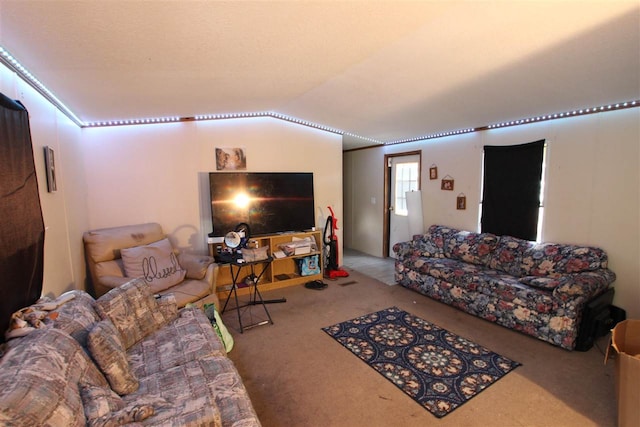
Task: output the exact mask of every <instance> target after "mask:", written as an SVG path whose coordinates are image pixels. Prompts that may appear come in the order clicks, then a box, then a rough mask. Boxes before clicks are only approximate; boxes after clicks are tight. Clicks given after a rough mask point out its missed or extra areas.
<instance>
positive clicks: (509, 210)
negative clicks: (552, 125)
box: [480, 140, 545, 240]
mask: <svg viewBox="0 0 640 427" xmlns="http://www.w3.org/2000/svg"><path fill="white" fill-rule="evenodd" d="M544 156H545V141H544V140H540V141H536V142H531V143H528V144H521V145H510V146H485V147H484V161H483V168H484V169H483V175H484V177H483V189H482V205H481V219H480V230H481V231H483V232H489V233H494V234H497V235H508V236H513V237H519V238H521V239H526V240H539V239H540V232H541V230H542V214H543V209H544V207H543V198H542V194H543V190H544V189H543V186H544V182H543V175H544V174H543V167H544Z"/></svg>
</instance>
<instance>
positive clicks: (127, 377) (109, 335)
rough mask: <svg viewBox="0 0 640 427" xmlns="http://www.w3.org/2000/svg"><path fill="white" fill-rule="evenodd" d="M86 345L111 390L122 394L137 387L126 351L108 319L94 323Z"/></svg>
mask: <svg viewBox="0 0 640 427" xmlns="http://www.w3.org/2000/svg"><path fill="white" fill-rule="evenodd" d="M87 347H88V349H89V352H90V353H91V357H93V360H95V362H96V364H97V365H98V367H99V368H100V370H101V371H102V373H103V374H104V375H105V377H107V380H108V381H109V384H110V385H111V388H112V389H113V391H115V392H116V393H118V394H121V395H122V394H129V393H132V392H134V391H136V390H137V389H138V379H137V378H136V376H135V375H134V374H133V372H131V369H130V368H129V362H128V361H127V353H126V352H125V349H124V346H123V345H122V341H121V340H120V334H119V333H118V330H117V329H116V327H115V326H113V323H111V322H110V321H109V320H102V321H101V322H98V323H96V324H95V326H94V327H93V329H92V330H91V332H89V337H88V339H87Z"/></svg>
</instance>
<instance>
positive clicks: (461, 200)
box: [456, 193, 467, 211]
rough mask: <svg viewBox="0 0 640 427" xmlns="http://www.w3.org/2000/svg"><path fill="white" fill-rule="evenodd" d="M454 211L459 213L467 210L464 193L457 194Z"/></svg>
mask: <svg viewBox="0 0 640 427" xmlns="http://www.w3.org/2000/svg"><path fill="white" fill-rule="evenodd" d="M456 209H458V210H459V211H463V210H465V209H467V196H465V195H464V193H460V194H458V197H457V199H456Z"/></svg>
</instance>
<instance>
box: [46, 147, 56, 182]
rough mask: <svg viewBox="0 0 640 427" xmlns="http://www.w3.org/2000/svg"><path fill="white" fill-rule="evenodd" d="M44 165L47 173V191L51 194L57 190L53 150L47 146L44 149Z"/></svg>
mask: <svg viewBox="0 0 640 427" xmlns="http://www.w3.org/2000/svg"><path fill="white" fill-rule="evenodd" d="M44 165H45V169H46V171H47V191H48V192H49V193H53V192H55V191H56V190H58V184H57V183H56V161H55V156H54V152H53V148H51V147H49V146H48V145H47V146H45V147H44Z"/></svg>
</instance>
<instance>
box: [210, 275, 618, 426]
mask: <svg viewBox="0 0 640 427" xmlns="http://www.w3.org/2000/svg"><path fill="white" fill-rule="evenodd" d="M350 273H351V276H350V277H348V278H344V279H340V280H338V281H335V282H332V281H327V283H329V286H328V288H326V289H324V290H321V291H316V290H311V289H306V288H304V286H302V285H301V286H295V287H291V288H286V289H281V290H276V291H272V292H267V293H265V298H280V297H286V298H287V302H286V303H283V304H269V305H267V307H268V309H269V311H270V313H271V316H272V318H273V321H274V322H275V324H274V325H265V326H259V327H256V328H253V329H250V330H247V331H245V333H244V334H240V333H239V332H238V329H237V317H236V314H235V312H228V313H225V314H224V315H223V320H224V321H225V324H226V325H227V327H228V328H229V331H230V332H231V333H232V334H233V336H234V339H235V347H234V348H233V351H232V352H231V353H230V354H229V357H230V358H231V359H232V360H233V361H234V363H235V364H236V367H237V368H238V370H239V371H240V374H241V375H242V377H243V379H244V383H245V386H246V387H247V390H248V391H249V395H250V396H251V399H252V401H253V404H254V407H255V409H256V411H257V413H258V416H259V418H260V420H261V422H262V424H263V426H264V427H273V426H287V427H289V426H349V427H351V426H426V425H438V426H447V427H448V426H509V427H510V426H514V427H515V426H581V427H582V426H614V425H615V424H616V402H615V388H614V369H613V363H611V362H610V363H609V364H607V365H605V364H604V356H603V354H602V353H601V351H600V349H598V348H596V347H594V348H592V349H591V350H590V351H588V352H569V351H566V350H562V349H560V348H557V347H554V346H551V345H549V344H546V343H544V342H542V341H539V340H537V339H535V338H531V337H528V336H525V335H522V334H520V333H517V332H513V331H510V330H508V329H506V328H503V327H501V326H498V325H495V324H492V323H490V322H486V321H484V320H481V319H478V318H475V317H473V316H470V315H467V314H465V313H463V312H461V311H459V310H456V309H454V308H451V307H449V306H446V305H444V304H441V303H438V302H436V301H433V300H430V299H428V298H427V297H424V296H422V295H419V294H417V293H415V292H413V291H410V290H408V289H405V288H403V287H401V286H387V285H385V284H383V283H382V282H379V281H377V280H375V279H371V278H369V277H367V276H365V275H363V274H361V273H358V272H356V271H353V270H350ZM354 282H355V283H354ZM341 283H350V284H347V285H344V286H343V285H341ZM389 306H397V307H399V308H400V309H403V310H405V311H408V312H410V313H412V314H414V315H416V316H419V317H421V318H423V319H425V320H427V321H429V322H433V323H435V324H437V325H438V326H440V327H442V328H445V329H447V330H449V331H450V332H452V333H455V334H458V335H460V336H463V337H465V338H468V339H470V340H473V341H474V342H476V343H478V344H480V345H482V346H485V347H487V348H490V349H491V350H493V351H494V352H496V353H499V354H501V355H503V356H505V357H508V358H510V359H512V360H517V361H518V362H520V363H522V366H521V367H519V368H518V369H516V370H514V371H513V372H510V373H509V374H508V375H506V376H505V377H503V378H501V379H500V381H498V382H496V383H495V384H493V385H492V386H491V387H489V388H488V389H487V390H485V391H483V392H482V393H480V394H479V395H477V396H476V397H474V398H473V399H472V400H471V401H469V402H468V403H465V404H464V405H462V406H461V407H460V408H458V409H456V410H455V411H453V412H452V413H450V414H449V415H447V416H446V417H444V418H440V419H438V418H435V417H434V416H433V415H432V414H430V413H429V412H428V411H425V410H424V409H423V408H421V407H420V406H419V405H418V404H416V402H415V401H413V400H412V399H411V398H410V397H409V396H407V395H405V394H404V393H402V392H400V391H399V390H398V389H397V388H396V387H395V386H394V385H393V384H392V383H391V382H389V381H388V380H386V379H385V378H384V377H382V376H381V375H379V374H378V373H376V372H375V371H373V370H372V369H371V368H370V367H369V366H367V365H366V364H365V363H362V361H360V360H359V359H358V358H356V357H354V356H353V355H352V354H350V353H349V352H348V351H345V350H344V348H341V347H340V346H339V345H336V343H335V342H334V341H333V339H332V338H331V337H329V336H328V335H327V334H326V333H325V332H323V331H322V330H321V328H322V327H325V326H328V325H333V324H335V323H339V322H342V321H344V320H346V319H353V318H355V317H358V316H361V315H362V314H364V313H370V312H374V311H378V310H382V309H384V308H387V307H389ZM260 310H262V307H259V306H255V307H252V308H251V311H252V313H253V314H254V315H255V316H258V317H259V316H260V315H262V314H264V311H262V313H260ZM250 314H251V313H247V314H246V315H250ZM598 344H599V346H600V347H601V348H604V347H606V345H607V338H602V339H600V340H599V341H598Z"/></svg>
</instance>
